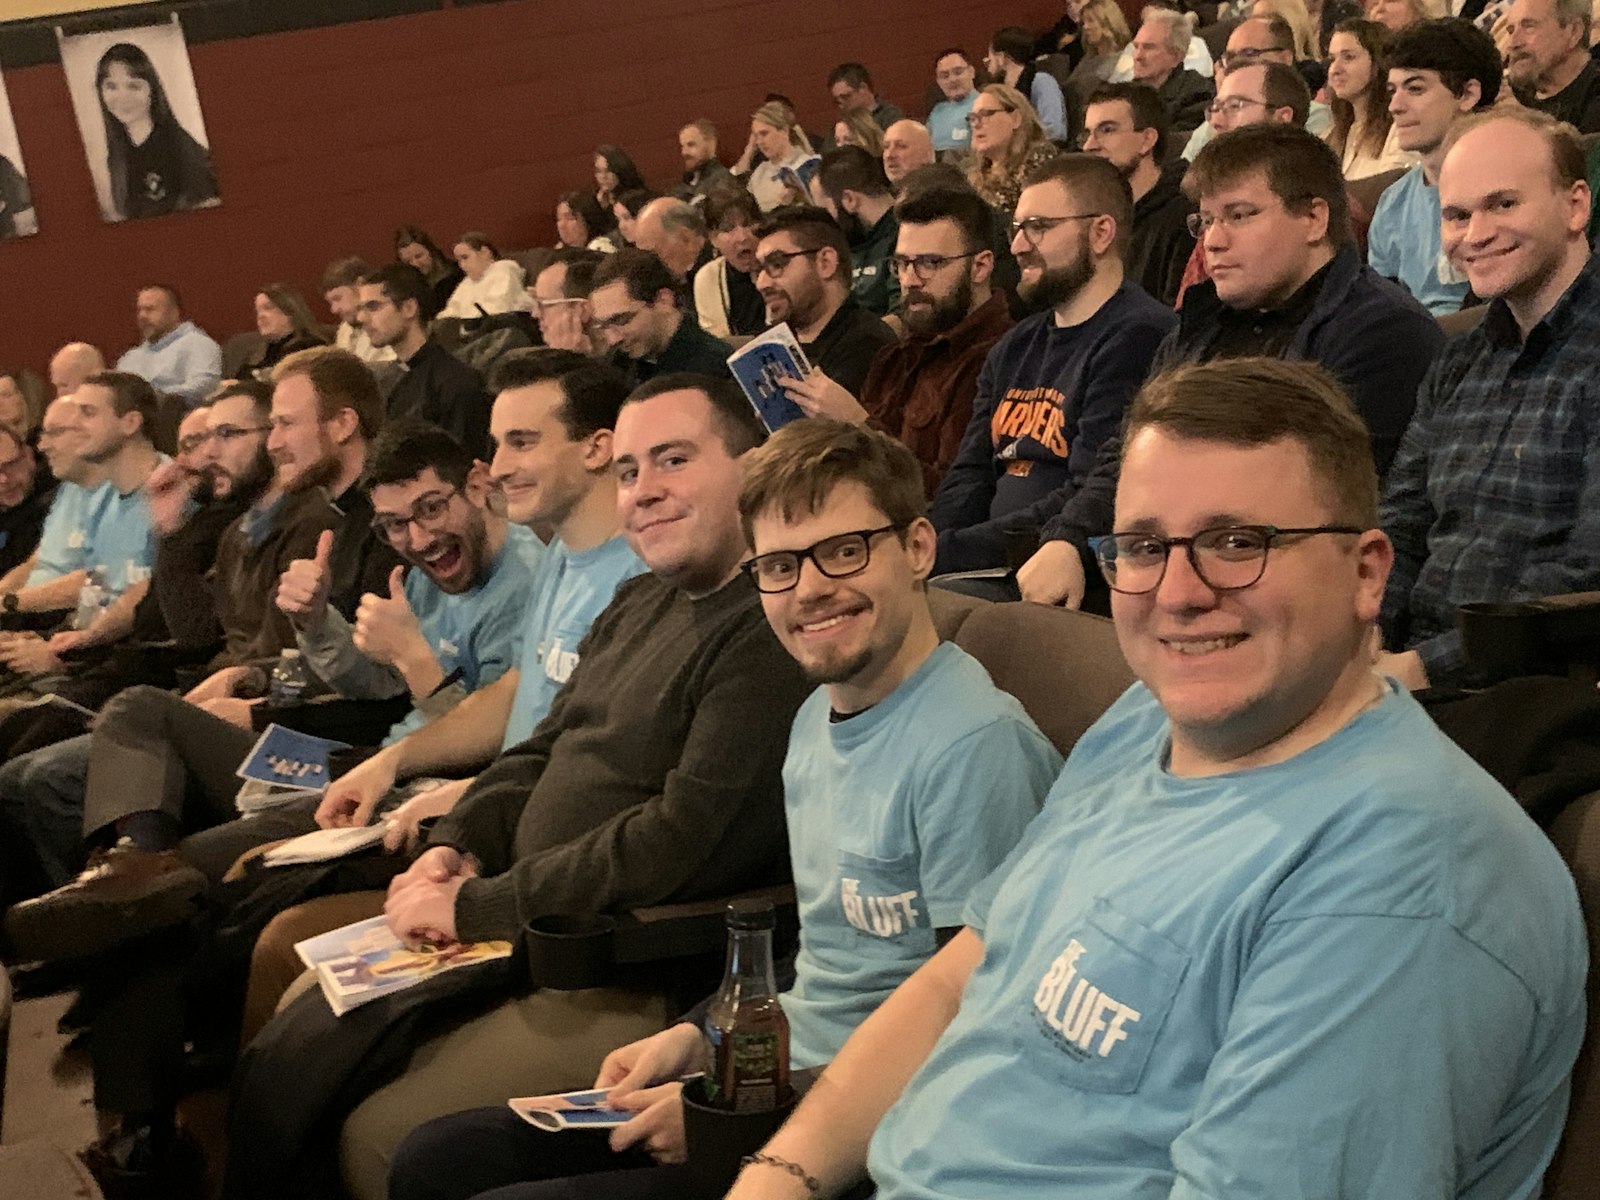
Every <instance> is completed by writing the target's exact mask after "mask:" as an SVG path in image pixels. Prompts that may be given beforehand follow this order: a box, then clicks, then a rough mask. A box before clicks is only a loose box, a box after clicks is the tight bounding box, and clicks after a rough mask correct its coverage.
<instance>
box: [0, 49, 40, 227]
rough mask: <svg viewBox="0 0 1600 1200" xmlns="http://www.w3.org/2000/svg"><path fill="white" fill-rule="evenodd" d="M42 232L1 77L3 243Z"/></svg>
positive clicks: (0, 224) (0, 206) (0, 218)
mask: <svg viewBox="0 0 1600 1200" xmlns="http://www.w3.org/2000/svg"><path fill="white" fill-rule="evenodd" d="M38 232H39V220H38V217H37V215H36V214H35V213H34V210H33V193H32V192H31V191H30V190H29V188H28V168H27V167H26V166H24V165H23V162H22V147H21V145H20V144H19V143H18V142H17V125H16V122H15V121H13V120H12V118H11V101H10V99H9V98H8V97H7V95H6V80H5V76H4V75H0V242H3V241H6V240H7V239H9V238H19V237H27V236H28V235H29V234H31V233H38Z"/></svg>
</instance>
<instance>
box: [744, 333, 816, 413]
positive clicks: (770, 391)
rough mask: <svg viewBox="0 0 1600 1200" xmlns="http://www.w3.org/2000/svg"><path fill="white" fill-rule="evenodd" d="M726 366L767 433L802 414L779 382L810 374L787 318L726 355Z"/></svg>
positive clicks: (803, 354)
mask: <svg viewBox="0 0 1600 1200" xmlns="http://www.w3.org/2000/svg"><path fill="white" fill-rule="evenodd" d="M728 369H729V370H730V371H732V372H733V377H734V378H735V379H736V380H738V381H739V386H740V387H741V388H743V389H744V394H745V395H746V396H748V397H749V398H750V403H751V404H753V405H754V406H755V410H756V414H757V415H758V416H759V417H760V418H761V423H762V424H763V425H765V426H766V427H767V429H768V430H769V431H770V432H773V433H776V432H777V431H778V430H779V429H781V428H783V427H784V426H785V425H787V424H788V423H789V422H790V421H798V420H801V419H803V418H804V417H805V415H806V413H805V409H803V408H801V407H800V406H799V405H798V404H796V403H795V402H794V401H793V400H791V399H789V394H788V393H787V392H785V391H784V390H783V386H782V384H781V382H780V381H781V380H784V379H804V378H805V377H806V376H807V375H809V374H811V364H810V363H808V362H807V361H806V352H805V351H804V350H802V349H801V348H800V343H799V342H798V341H796V340H795V336H794V332H793V331H792V330H791V329H790V328H789V323H788V322H787V321H780V322H779V323H778V324H776V325H774V326H773V327H772V328H771V329H769V330H767V331H766V332H765V333H763V334H761V335H760V336H759V337H755V338H752V339H751V340H750V341H748V342H746V343H745V344H744V345H743V346H742V347H740V348H739V350H737V351H736V352H735V353H733V354H732V355H730V356H729V358H728Z"/></svg>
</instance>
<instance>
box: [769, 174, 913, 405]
mask: <svg viewBox="0 0 1600 1200" xmlns="http://www.w3.org/2000/svg"><path fill="white" fill-rule="evenodd" d="M756 237H758V238H759V239H760V245H758V246H757V248H756V261H757V263H758V264H759V270H758V272H757V274H756V287H758V288H759V289H760V290H761V298H762V299H763V300H765V301H766V304H767V320H768V322H769V323H771V324H774V325H776V324H777V323H778V322H779V321H787V322H788V324H789V328H790V329H792V330H793V331H794V336H795V337H796V339H798V340H799V342H800V348H801V349H802V350H804V351H805V353H806V358H807V359H808V360H809V361H810V363H811V365H812V366H813V367H820V368H821V369H822V371H823V373H824V374H825V375H827V376H828V378H830V379H832V380H833V381H834V382H835V383H837V384H839V386H840V387H842V388H844V389H845V391H847V392H850V393H852V394H854V393H855V392H857V391H858V390H859V389H860V387H861V385H862V383H864V382H865V381H866V378H867V370H868V368H869V367H871V365H872V358H873V355H875V354H876V353H877V352H878V349H879V348H880V347H882V346H885V345H887V344H889V343H890V342H892V341H894V331H893V330H892V329H890V328H889V327H888V326H887V325H885V324H884V323H883V322H882V321H881V320H879V319H878V318H877V317H876V316H874V315H873V314H872V313H870V312H868V311H867V309H866V308H865V307H864V306H863V305H862V304H861V302H860V301H859V300H857V299H856V298H855V297H854V296H852V295H851V294H850V264H851V259H850V243H849V240H848V239H847V238H846V237H845V235H844V230H842V229H840V228H839V226H838V224H837V223H836V222H835V221H834V220H833V219H832V218H831V217H829V216H828V214H827V212H826V211H824V210H823V209H820V208H815V207H811V206H808V205H796V206H794V207H792V208H780V209H776V210H774V211H773V212H771V213H769V214H768V215H767V218H766V220H764V221H763V222H762V223H761V225H760V226H759V227H758V228H757V229H756Z"/></svg>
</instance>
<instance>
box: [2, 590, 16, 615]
mask: <svg viewBox="0 0 1600 1200" xmlns="http://www.w3.org/2000/svg"><path fill="white" fill-rule="evenodd" d="M17 603H18V602H17V594H16V593H15V592H7V593H6V594H5V595H4V596H0V609H3V610H4V611H6V612H8V613H14V612H16V611H18V609H17Z"/></svg>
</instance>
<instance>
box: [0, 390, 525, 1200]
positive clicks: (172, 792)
mask: <svg viewBox="0 0 1600 1200" xmlns="http://www.w3.org/2000/svg"><path fill="white" fill-rule="evenodd" d="M365 478H366V482H367V486H368V488H369V490H370V493H371V498H372V503H373V508H374V511H375V513H376V516H375V518H374V522H373V524H374V528H375V529H376V530H377V531H378V533H379V536H381V537H383V538H384V539H385V540H387V541H388V542H389V544H390V545H391V546H393V547H394V548H395V549H396V551H397V552H398V553H399V554H400V555H401V556H402V557H403V558H404V559H405V560H406V561H407V562H408V563H409V564H410V565H411V566H412V567H413V568H414V570H412V571H411V573H410V576H409V578H406V577H405V576H406V572H405V569H404V568H403V567H396V568H395V569H394V571H393V572H392V573H391V575H390V578H389V580H388V584H387V588H386V590H385V593H384V594H383V595H370V594H369V595H367V596H365V597H363V598H362V601H361V605H360V608H359V609H358V610H357V614H356V619H355V622H354V625H353V627H343V628H341V627H340V625H341V623H340V622H338V619H337V617H336V616H334V615H332V614H325V615H324V619H323V621H322V623H321V624H320V626H319V627H318V629H319V634H320V637H321V642H320V644H319V646H318V648H317V650H316V652H315V653H313V654H312V655H311V657H312V661H313V665H314V666H315V667H316V669H317V671H318V673H319V674H321V675H323V676H324V678H327V679H329V680H330V681H332V682H337V683H339V684H341V685H344V684H345V683H346V682H347V681H352V680H353V681H354V686H356V687H359V688H362V689H370V688H371V687H373V684H372V681H371V677H372V675H373V664H374V663H375V664H378V665H380V666H381V667H384V668H387V669H388V670H389V671H391V672H393V673H394V674H395V675H396V676H398V677H399V678H401V679H402V680H403V681H404V685H405V686H406V687H407V688H408V689H409V690H410V693H411V696H412V700H413V708H412V712H411V714H410V715H409V716H408V717H407V718H406V719H405V720H403V721H401V722H400V723H399V724H397V725H396V726H395V727H394V728H393V729H392V730H391V731H390V737H391V738H392V739H398V738H400V737H402V736H404V735H405V734H406V733H408V732H410V731H411V730H412V729H415V728H417V727H418V726H420V725H421V724H422V722H423V721H425V720H427V719H429V718H430V717H431V716H433V715H436V713H437V712H438V711H439V709H438V707H437V706H439V705H448V704H449V703H451V702H452V700H453V699H459V697H460V696H461V695H464V694H465V693H466V692H468V691H471V690H472V689H474V688H477V687H479V686H482V685H486V684H488V683H491V682H493V681H494V680H495V679H498V678H499V677H500V675H502V674H503V673H504V672H505V671H506V669H507V668H508V667H509V666H510V664H511V662H512V659H513V657H514V655H515V652H516V642H517V640H518V639H517V634H518V633H519V631H520V620H521V617H522V615H523V611H524V607H523V605H524V592H525V590H526V588H527V587H528V585H529V582H530V571H529V562H528V557H527V556H528V554H529V547H530V546H535V545H537V543H536V542H535V541H534V539H533V538H532V535H531V534H529V533H528V532H527V531H526V530H524V529H521V528H520V527H519V528H515V529H513V528H512V527H510V526H508V524H507V522H506V520H505V518H504V517H501V516H499V515H497V514H496V513H495V512H494V511H493V510H492V509H491V507H490V495H491V490H492V489H491V487H490V484H489V479H488V474H487V472H486V471H485V470H484V469H483V468H482V467H481V466H480V465H479V464H477V463H475V461H474V459H473V457H472V455H471V454H470V453H469V452H468V451H466V450H465V449H464V448H463V447H462V446H461V445H460V444H459V443H458V442H456V441H455V440H454V439H453V438H452V437H451V436H450V435H449V434H448V433H446V432H445V431H443V430H441V429H439V428H437V427H435V426H431V425H427V424H425V423H423V422H419V421H402V422H399V423H397V424H395V425H392V426H390V427H389V428H388V429H386V430H385V432H384V434H383V435H382V436H381V437H380V438H379V439H378V440H377V442H376V443H375V444H374V446H373V449H372V454H371V458H370V460H369V462H368V464H367V468H366V473H365ZM273 490H276V489H269V493H268V494H269V495H270V493H271V491H273ZM323 503H324V504H325V503H326V502H325V501H324V502H323ZM258 507H259V502H258ZM241 532H242V530H241ZM331 543H332V534H331V532H323V533H321V534H320V535H319V536H318V538H317V545H316V551H315V554H314V557H313V561H320V560H325V559H326V558H327V556H328V554H329V552H330V551H331ZM266 586H268V587H270V584H267V585H266ZM263 590H264V588H263V587H262V586H257V587H256V588H255V589H254V592H253V594H252V599H253V600H254V602H255V603H256V605H257V606H258V607H266V606H262V605H261V604H260V600H261V596H262V593H263ZM282 607H283V606H281V605H280V606H279V609H281V608H282ZM269 611H271V612H272V613H273V617H272V618H271V619H272V620H273V621H275V622H277V623H281V624H282V625H284V626H285V627H286V626H287V621H286V619H285V614H283V613H282V612H281V611H279V610H273V609H270V608H269ZM355 652H359V653H355ZM363 656H364V657H365V659H368V660H371V661H370V662H363V661H361V659H362V658H363ZM134 691H135V692H139V691H141V689H134ZM125 695H128V694H127V693H125ZM119 700H120V698H119ZM139 701H140V703H141V704H145V705H150V704H152V703H153V702H154V696H153V695H145V696H141V697H139ZM170 707H171V706H169V708H170ZM111 725H112V722H111V719H110V710H109V709H108V713H107V719H106V721H105V723H104V724H102V725H100V726H98V727H97V728H96V730H95V732H94V733H92V734H91V735H90V738H89V743H90V744H89V773H88V781H87V790H86V796H85V808H84V827H85V830H86V832H87V833H91V834H92V833H93V832H94V831H95V830H96V829H97V828H104V827H106V826H109V825H114V826H115V827H116V828H117V829H118V830H119V831H120V832H122V833H123V834H124V836H125V837H127V838H130V839H134V840H132V841H130V842H128V843H122V844H119V845H118V846H117V847H116V849H114V850H113V851H112V852H111V853H110V854H108V855H107V856H106V858H104V859H103V860H102V862H101V865H100V866H99V868H98V869H95V868H91V869H90V870H89V871H86V872H85V873H84V874H83V875H82V876H80V877H79V879H78V880H77V881H75V882H74V883H72V884H69V885H68V886H67V887H64V888H61V889H58V890H57V891H56V892H54V893H52V894H50V895H48V896H45V897H42V898H40V899H39V900H36V901H33V902H30V903H26V904H23V905H20V906H18V907H16V908H14V909H13V910H12V914H11V918H10V920H9V921H8V932H9V933H10V935H11V937H12V939H13V942H14V943H15V944H17V945H18V946H19V948H21V949H22V951H23V952H24V953H26V954H30V955H37V956H45V957H56V956H72V957H76V958H88V957H91V956H93V959H94V969H93V972H92V974H91V977H90V980H89V985H88V987H89V994H88V996H87V1002H88V1007H89V1011H90V1013H91V1015H92V1016H91V1021H92V1023H91V1030H90V1049H91V1054H92V1057H93V1060H94V1070H95V1095H96V1104H97V1108H98V1109H99V1115H100V1119H101V1130H102V1133H103V1135H104V1136H103V1137H102V1139H101V1140H100V1141H99V1142H97V1143H96V1144H95V1145H94V1146H93V1147H91V1148H90V1150H89V1152H88V1153H87V1154H86V1155H85V1159H86V1161H87V1163H88V1165H89V1166H90V1169H91V1170H92V1171H94V1172H95V1173H96V1174H97V1175H98V1176H99V1177H100V1178H102V1179H103V1180H104V1181H106V1182H107V1183H108V1186H109V1188H110V1189H111V1190H114V1191H115V1192H116V1193H117V1194H125V1193H122V1192H121V1187H119V1186H118V1185H119V1184H120V1185H122V1186H127V1185H129V1184H130V1183H138V1184H141V1185H143V1186H146V1187H151V1188H154V1189H155V1190H154V1191H153V1192H152V1193H151V1194H160V1195H174V1196H183V1195H186V1194H188V1187H189V1184H190V1183H191V1182H192V1176H189V1175H186V1174H185V1169H186V1168H187V1167H190V1166H192V1164H193V1159H192V1158H190V1157H188V1156H186V1155H185V1154H184V1152H183V1150H182V1149H181V1148H179V1147H180V1146H181V1143H180V1142H179V1140H178V1138H177V1132H176V1128H175V1126H174V1123H173V1110H174V1107H175V1105H176V1100H177V1096H178V1094H179V1088H180V1080H181V1070H180V1067H181V1062H182V1056H183V1038H182V1034H181V1030H182V1029H183V1028H184V1026H183V1019H184V1006H183V997H184V995H185V991H186V985H188V986H193V985H194V984H196V983H197V982H199V981H202V980H203V981H205V982H206V983H210V982H212V981H211V980H210V978H209V976H208V975H207V974H206V973H205V972H206V968H205V967H203V966H196V965H193V964H191V963H189V962H188V961H187V960H188V959H189V957H190V948H191V947H193V946H194V945H196V944H198V942H199V939H200V938H202V937H203V936H204V935H205V933H206V928H205V926H204V924H203V923H197V924H193V925H188V924H186V918H188V917H189V916H190V915H191V911H192V907H191V906H192V900H193V897H195V896H196V895H198V894H199V893H200V892H202V891H203V890H205V889H206V888H207V887H208V885H209V884H210V883H212V882H216V881H217V880H218V879H219V878H220V875H221V874H222V872H223V871H225V870H226V868H227V867H228V865H229V864H231V862H232V861H233V859H234V858H235V857H237V855H238V854H239V853H241V852H242V851H243V850H245V849H247V848H249V847H250V846H252V845H260V844H263V843H265V842H267V841H271V840H276V839H277V838H278V837H281V836H284V835H285V834H286V833H289V832H291V831H299V832H306V831H309V830H310V829H311V828H314V823H313V820H312V815H311V814H312V809H313V808H314V807H315V804H316V802H317V799H318V798H317V797H314V796H313V797H310V798H308V799H307V800H306V801H305V802H303V803H298V804H296V803H291V804H290V805H287V806H282V807H279V808H275V809H273V810H272V811H271V812H270V813H268V814H258V815H257V816H255V817H253V818H252V819H251V820H249V821H228V822H227V824H226V825H224V826H222V827H220V828H216V829H213V830H212V832H213V833H217V834H220V835H222V836H220V837H214V838H207V837H205V836H204V835H203V834H202V835H200V836H191V837H190V838H188V839H186V840H185V842H184V844H183V847H182V849H181V850H178V851H165V852H155V853H152V852H151V850H150V849H149V848H148V846H147V845H144V846H142V845H141V844H140V842H139V840H137V839H138V835H139V831H143V834H144V836H145V837H150V836H152V835H154V836H160V835H161V833H162V832H164V833H165V839H164V840H166V841H167V842H168V844H170V843H171V842H172V841H173V840H175V837H174V835H175V834H176V833H177V832H178V831H179V830H186V829H194V828H196V827H197V826H199V827H204V826H206V825H208V824H209V825H214V824H215V823H216V822H217V821H218V820H219V819H225V818H227V817H231V816H233V815H234V812H235V809H234V804H233V797H234V793H235V792H236V791H237V790H238V787H237V785H238V780H237V777H236V775H235V769H236V768H237V767H238V765H239V763H240V762H242V761H243V759H244V757H245V755H246V753H247V752H248V751H249V748H250V745H251V743H252V742H253V741H254V734H253V733H251V732H249V731H248V730H245V731H241V730H236V729H234V728H233V727H231V726H229V725H226V724H224V723H222V722H220V721H217V720H215V719H214V718H210V717H208V716H207V715H206V714H203V713H195V712H194V711H193V710H192V709H191V710H188V711H186V712H179V711H176V710H174V711H170V712H169V713H167V714H165V719H164V720H163V721H162V723H161V724H160V725H159V726H154V725H151V724H149V723H147V724H146V725H145V727H144V728H143V729H142V730H139V731H135V730H134V729H133V728H132V726H131V723H122V724H118V725H117V726H116V727H115V728H112V727H111ZM136 733H137V734H138V736H135V735H136ZM163 734H164V735H165V740H164V741H156V742H154V743H152V740H151V739H152V738H160V737H161V736H162V735H163ZM269 817H270V819H269ZM189 862H193V863H196V864H198V866H191V865H188V863H189ZM173 926H183V928H181V929H177V930H174V929H173V928H172V927H173ZM158 931H159V932H161V934H162V936H161V937H160V938H159V939H155V941H154V942H152V941H145V942H144V943H143V944H140V941H139V939H141V938H142V937H143V936H144V935H146V934H151V933H154V932H158ZM235 965H238V964H235ZM233 982H235V983H237V982H238V979H237V978H236V977H235V978H233ZM220 1000H221V996H220V994H219V995H215V996H212V997H210V999H209V1002H208V1007H211V1008H213V1009H216V1010H221V1011H223V1012H226V1013H228V1014H230V1015H229V1016H224V1018H223V1021H222V1023H223V1024H224V1025H226V1024H227V1023H228V1022H229V1020H230V1019H231V1014H232V1013H234V1012H235V1011H236V1010H233V1009H231V1008H229V1007H228V1006H227V1005H226V1004H224V1003H221V1002H220Z"/></svg>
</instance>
